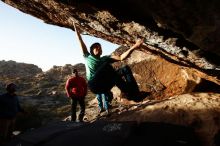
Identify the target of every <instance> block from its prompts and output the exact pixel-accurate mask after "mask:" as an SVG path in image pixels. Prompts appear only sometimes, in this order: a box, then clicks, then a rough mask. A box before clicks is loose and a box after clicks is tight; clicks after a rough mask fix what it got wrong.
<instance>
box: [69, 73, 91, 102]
mask: <svg viewBox="0 0 220 146" xmlns="http://www.w3.org/2000/svg"><path fill="white" fill-rule="evenodd" d="M65 89H66V93H67V96H68V97H70V98H79V99H80V98H85V96H86V94H87V83H86V80H85V79H84V78H83V77H80V76H76V77H71V78H69V79H68V80H67V82H66V86H65Z"/></svg>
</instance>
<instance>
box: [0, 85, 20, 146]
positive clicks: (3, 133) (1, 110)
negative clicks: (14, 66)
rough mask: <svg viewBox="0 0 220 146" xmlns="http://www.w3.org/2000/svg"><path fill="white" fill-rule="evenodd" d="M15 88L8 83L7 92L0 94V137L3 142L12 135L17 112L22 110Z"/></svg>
mask: <svg viewBox="0 0 220 146" xmlns="http://www.w3.org/2000/svg"><path fill="white" fill-rule="evenodd" d="M16 88H17V86H16V85H15V84H14V83H10V84H8V85H7V86H6V91H7V93H5V94H2V95H0V139H2V141H5V142H6V141H8V140H10V139H11V137H12V132H13V130H14V126H15V120H16V115H17V113H18V112H24V110H23V109H22V108H21V106H20V103H19V100H18V97H17V95H16V94H15V92H16Z"/></svg>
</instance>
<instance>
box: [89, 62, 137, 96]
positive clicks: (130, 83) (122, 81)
mask: <svg viewBox="0 0 220 146" xmlns="http://www.w3.org/2000/svg"><path fill="white" fill-rule="evenodd" d="M88 85H89V88H90V90H91V91H92V92H93V93H95V94H101V93H107V92H109V91H110V90H111V89H112V87H113V86H115V85H116V86H117V87H118V88H119V89H120V90H121V91H122V92H123V93H125V94H126V95H127V98H130V99H131V98H133V97H134V96H135V95H136V94H137V93H138V92H139V88H138V85H137V83H136V81H135V78H134V76H133V74H132V72H131V70H130V68H129V67H128V66H125V67H122V68H120V69H118V70H117V71H115V70H114V68H113V67H112V66H111V65H110V64H107V63H106V64H104V65H102V66H101V67H100V68H99V69H98V70H97V72H96V74H95V76H94V78H93V79H92V80H90V81H89V82H88Z"/></svg>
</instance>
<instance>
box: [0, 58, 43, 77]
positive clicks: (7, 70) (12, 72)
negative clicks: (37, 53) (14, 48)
mask: <svg viewBox="0 0 220 146" xmlns="http://www.w3.org/2000/svg"><path fill="white" fill-rule="evenodd" d="M39 73H42V69H41V68H39V67H38V66H36V65H34V64H27V63H18V62H15V61H12V60H10V61H5V60H2V61H0V76H1V77H8V78H14V77H27V76H34V75H36V74H39Z"/></svg>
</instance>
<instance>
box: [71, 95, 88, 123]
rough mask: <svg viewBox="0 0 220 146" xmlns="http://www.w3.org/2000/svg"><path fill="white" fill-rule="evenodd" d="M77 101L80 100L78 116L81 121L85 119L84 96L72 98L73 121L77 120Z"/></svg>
mask: <svg viewBox="0 0 220 146" xmlns="http://www.w3.org/2000/svg"><path fill="white" fill-rule="evenodd" d="M77 102H79V105H80V114H79V117H78V120H79V121H83V117H84V115H85V100H84V98H82V99H75V98H72V99H71V121H76V107H77Z"/></svg>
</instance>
